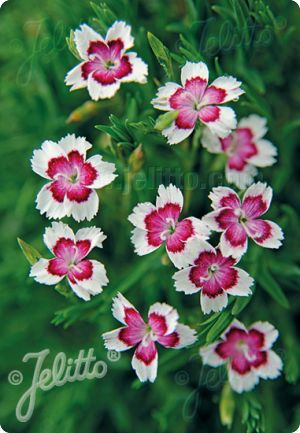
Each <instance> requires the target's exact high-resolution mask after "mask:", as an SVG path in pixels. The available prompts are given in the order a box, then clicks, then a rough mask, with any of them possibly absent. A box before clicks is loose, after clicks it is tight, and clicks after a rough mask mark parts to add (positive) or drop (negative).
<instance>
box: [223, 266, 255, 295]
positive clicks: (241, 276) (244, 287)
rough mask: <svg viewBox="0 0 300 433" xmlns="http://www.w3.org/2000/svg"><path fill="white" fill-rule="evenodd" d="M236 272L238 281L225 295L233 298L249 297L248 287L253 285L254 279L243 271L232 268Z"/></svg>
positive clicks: (249, 290)
mask: <svg viewBox="0 0 300 433" xmlns="http://www.w3.org/2000/svg"><path fill="white" fill-rule="evenodd" d="M233 269H235V270H236V271H237V272H238V280H237V283H236V285H235V286H234V287H231V288H230V289H228V290H226V293H228V294H229V295H234V296H249V295H251V293H252V291H251V289H250V287H251V286H252V285H253V283H254V279H253V278H252V277H250V275H249V274H248V273H247V272H246V271H244V270H243V269H240V268H236V267H233Z"/></svg>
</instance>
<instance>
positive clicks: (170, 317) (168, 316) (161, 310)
mask: <svg viewBox="0 0 300 433" xmlns="http://www.w3.org/2000/svg"><path fill="white" fill-rule="evenodd" d="M152 313H155V314H157V315H159V316H163V317H164V318H165V321H166V325H167V331H166V332H165V334H164V335H169V334H171V333H172V332H173V331H175V328H176V326H177V322H178V318H179V316H178V313H177V310H176V309H175V308H174V307H172V306H171V305H168V304H165V303H161V302H156V303H155V304H153V305H151V307H150V308H149V313H148V317H149V316H150V315H151V314H152Z"/></svg>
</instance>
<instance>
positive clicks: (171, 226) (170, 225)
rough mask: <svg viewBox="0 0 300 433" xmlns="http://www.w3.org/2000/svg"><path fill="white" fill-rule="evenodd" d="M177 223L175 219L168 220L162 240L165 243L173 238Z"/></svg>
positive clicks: (162, 233)
mask: <svg viewBox="0 0 300 433" xmlns="http://www.w3.org/2000/svg"><path fill="white" fill-rule="evenodd" d="M176 223H177V221H175V220H174V219H173V218H166V228H165V230H164V231H162V232H161V235H160V237H161V239H162V240H163V241H165V240H167V239H168V237H169V236H171V235H172V234H173V233H175V231H176Z"/></svg>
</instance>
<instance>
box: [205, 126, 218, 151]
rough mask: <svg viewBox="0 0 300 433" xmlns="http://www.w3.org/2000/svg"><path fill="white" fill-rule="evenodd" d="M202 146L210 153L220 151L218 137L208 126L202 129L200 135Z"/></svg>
mask: <svg viewBox="0 0 300 433" xmlns="http://www.w3.org/2000/svg"><path fill="white" fill-rule="evenodd" d="M201 143H202V146H203V147H204V148H205V149H207V150H208V151H209V152H211V153H222V152H223V150H222V145H221V141H220V139H219V137H218V136H217V135H216V134H213V133H212V132H211V131H210V129H209V128H207V127H205V128H204V129H203V133H202V137H201Z"/></svg>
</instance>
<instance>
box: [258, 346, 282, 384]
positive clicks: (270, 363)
mask: <svg viewBox="0 0 300 433" xmlns="http://www.w3.org/2000/svg"><path fill="white" fill-rule="evenodd" d="M282 367H283V364H282V360H281V358H279V356H278V355H277V354H276V353H275V352H274V351H273V350H269V351H268V352H267V362H266V364H263V365H260V366H259V367H257V368H255V372H256V373H257V374H258V375H259V377H262V378H263V379H276V377H278V376H280V374H281V370H282Z"/></svg>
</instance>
